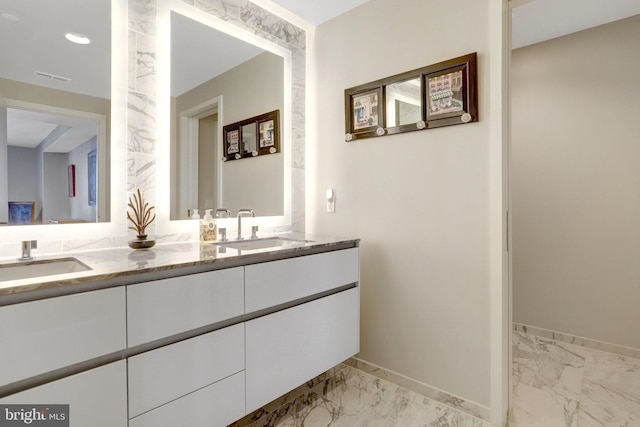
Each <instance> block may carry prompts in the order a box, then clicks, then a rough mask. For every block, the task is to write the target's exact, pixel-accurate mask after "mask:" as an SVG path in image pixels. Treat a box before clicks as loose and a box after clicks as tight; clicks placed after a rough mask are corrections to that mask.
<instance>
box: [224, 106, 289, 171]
mask: <svg viewBox="0 0 640 427" xmlns="http://www.w3.org/2000/svg"><path fill="white" fill-rule="evenodd" d="M251 125H253V129H254V132H253V135H252V136H251V137H250V138H251V139H252V141H245V137H244V135H243V130H244V129H248V128H249V126H251ZM245 132H246V131H245ZM222 136H223V140H224V158H223V160H224V161H230V160H240V159H244V158H247V157H255V156H259V155H266V154H275V153H279V152H280V110H274V111H270V112H268V113H265V114H261V115H259V116H255V117H251V118H249V119H246V120H241V121H239V122H235V123H231V124H229V125H226V126H223V128H222ZM247 144H248V145H247ZM245 146H247V147H250V149H245Z"/></svg>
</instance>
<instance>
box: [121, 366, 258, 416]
mask: <svg viewBox="0 0 640 427" xmlns="http://www.w3.org/2000/svg"><path fill="white" fill-rule="evenodd" d="M244 415H245V410H244V372H239V373H237V374H235V375H232V376H230V377H228V378H225V379H224V380H222V381H218V382H217V383H215V384H212V385H210V386H208V387H205V388H203V389H200V390H198V391H196V392H194V393H191V394H189V395H187V396H184V397H181V398H180V399H178V400H174V401H173V402H171V403H168V404H166V405H164V406H161V407H159V408H157V409H154V410H153V411H149V412H146V413H144V414H142V415H140V416H138V417H136V418H133V419H131V420H129V427H225V426H228V425H229V424H231V423H232V422H234V421H236V420H238V419H240V418H242V417H243V416H244Z"/></svg>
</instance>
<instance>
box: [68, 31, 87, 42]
mask: <svg viewBox="0 0 640 427" xmlns="http://www.w3.org/2000/svg"><path fill="white" fill-rule="evenodd" d="M64 37H65V38H66V39H67V40H69V41H70V42H73V43H78V44H89V43H91V39H89V37H87V36H85V35H84V34H80V33H67V34H65V35H64Z"/></svg>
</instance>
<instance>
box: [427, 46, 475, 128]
mask: <svg viewBox="0 0 640 427" xmlns="http://www.w3.org/2000/svg"><path fill="white" fill-rule="evenodd" d="M422 84H423V87H424V89H425V90H424V92H423V94H424V100H423V107H424V109H425V122H426V124H427V126H426V127H427V128H428V129H430V128H436V127H441V126H450V125H457V124H463V123H471V122H477V121H478V89H477V86H478V73H477V54H476V53H475V52H474V53H471V54H469V55H464V56H461V57H459V58H454V59H450V60H448V61H444V62H440V63H438V64H434V65H431V66H429V67H427V69H426V70H425V73H424V74H423V82H422Z"/></svg>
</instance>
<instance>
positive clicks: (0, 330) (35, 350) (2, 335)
mask: <svg viewBox="0 0 640 427" xmlns="http://www.w3.org/2000/svg"><path fill="white" fill-rule="evenodd" d="M125 307H126V302H125V291H124V288H122V287H120V288H113V289H105V290H100V291H93V292H85V293H81V294H75V295H68V296H61V297H56V298H49V299H44V300H39V301H32V302H26V303H21V304H14V305H8V306H4V307H0V348H1V349H2V350H0V386H3V385H6V384H10V383H13V382H16V381H19V380H23V379H27V378H30V377H34V376H36V375H39V374H44V373H46V372H50V371H53V370H56V369H59V368H63V367H67V366H71V365H74V364H76V363H80V362H84V361H87V360H91V359H94V358H97V357H100V356H103V355H107V354H110V353H114V352H117V351H120V350H123V349H125V348H126V346H127V343H126V309H125Z"/></svg>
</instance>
